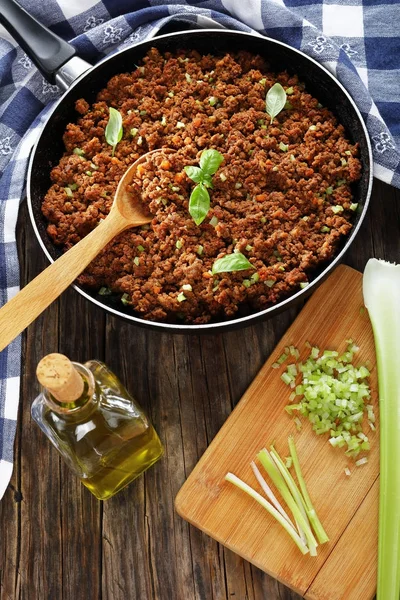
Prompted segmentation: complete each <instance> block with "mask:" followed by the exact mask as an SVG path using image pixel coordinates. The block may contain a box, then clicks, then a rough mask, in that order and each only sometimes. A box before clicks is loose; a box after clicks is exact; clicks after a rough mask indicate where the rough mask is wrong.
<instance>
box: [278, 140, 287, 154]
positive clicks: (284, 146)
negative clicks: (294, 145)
mask: <svg viewBox="0 0 400 600" xmlns="http://www.w3.org/2000/svg"><path fill="white" fill-rule="evenodd" d="M288 149H289V144H284V143H283V142H280V144H279V150H282V152H287V151H288Z"/></svg>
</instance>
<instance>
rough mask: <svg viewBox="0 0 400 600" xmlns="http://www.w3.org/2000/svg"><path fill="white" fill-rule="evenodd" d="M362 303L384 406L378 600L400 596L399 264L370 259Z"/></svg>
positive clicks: (381, 442) (381, 430) (381, 423)
mask: <svg viewBox="0 0 400 600" xmlns="http://www.w3.org/2000/svg"><path fill="white" fill-rule="evenodd" d="M363 293H364V303H365V306H366V307H367V309H368V313H369V318H370V320H371V323H372V329H373V332H374V338H375V350H376V357H377V364H378V382H379V406H380V493H379V543H378V586H377V587H378V589H377V596H376V598H377V600H399V597H400V466H399V456H400V366H399V357H400V265H393V264H390V263H388V262H385V261H382V260H376V259H374V258H373V259H370V260H369V261H368V263H367V266H366V268H365V271H364V277H363Z"/></svg>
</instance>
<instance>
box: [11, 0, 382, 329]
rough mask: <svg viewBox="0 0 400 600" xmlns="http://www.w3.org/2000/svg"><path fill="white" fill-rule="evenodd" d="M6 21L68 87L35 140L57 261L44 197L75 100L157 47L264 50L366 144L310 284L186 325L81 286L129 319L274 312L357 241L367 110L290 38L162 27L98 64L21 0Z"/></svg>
mask: <svg viewBox="0 0 400 600" xmlns="http://www.w3.org/2000/svg"><path fill="white" fill-rule="evenodd" d="M0 22H1V23H2V24H3V25H5V27H6V28H7V29H8V30H9V31H10V33H11V34H12V35H13V37H15V39H16V40H17V41H18V43H19V44H20V45H21V47H22V48H23V49H24V51H25V52H26V53H27V54H28V55H29V56H30V57H31V58H32V60H33V61H34V62H35V64H36V66H37V67H38V68H39V70H40V71H41V72H42V73H43V75H44V76H45V77H46V78H47V79H49V81H51V82H52V83H57V84H58V85H59V86H60V87H61V88H63V89H65V90H66V91H65V94H64V95H63V97H62V98H61V99H60V100H59V101H58V103H57V104H56V105H55V107H54V109H53V111H52V113H51V114H50V116H49V117H48V120H47V122H46V124H45V125H44V128H43V130H42V132H41V134H40V137H39V139H38V141H37V143H36V145H35V147H34V148H33V151H32V154H31V158H30V162H29V170H28V177H27V199H28V206H29V214H30V217H31V221H32V226H33V228H34V231H35V234H36V236H37V239H38V241H39V243H40V245H41V247H42V249H43V251H44V253H45V254H46V256H47V257H48V259H49V260H50V261H54V260H55V259H56V258H58V256H59V255H60V250H59V249H57V248H55V246H54V245H53V243H52V242H51V240H50V238H49V236H48V235H47V232H46V221H45V219H44V217H43V215H42V213H41V208H40V207H41V203H42V200H43V197H44V196H45V194H46V192H47V190H48V188H49V187H50V185H51V181H50V171H51V169H52V168H53V167H54V166H55V165H56V164H58V162H59V160H60V158H61V156H62V154H63V152H64V147H63V142H62V136H63V133H64V131H65V128H66V126H67V124H68V123H70V122H73V121H75V120H76V118H77V115H76V112H75V108H74V105H75V101H76V100H78V99H79V98H85V99H86V100H87V101H88V102H89V103H92V102H93V101H94V100H95V98H96V95H97V93H98V92H99V91H100V90H101V89H102V88H103V87H104V86H105V85H106V84H107V82H108V80H109V79H110V78H111V77H112V76H114V75H116V74H118V73H122V72H126V71H132V69H133V66H134V64H138V63H139V62H140V60H141V59H142V58H143V56H144V55H145V54H146V52H147V51H148V50H149V49H150V48H151V47H156V48H157V49H158V50H159V51H160V52H167V51H169V52H174V51H176V50H177V49H195V50H197V51H198V52H200V53H210V52H211V53H213V54H219V53H225V52H236V51H237V50H239V49H245V50H247V51H249V52H252V53H254V54H260V55H262V56H264V57H265V58H266V59H267V60H268V62H269V64H270V66H271V69H272V70H274V71H281V70H285V69H286V70H287V71H288V72H289V73H292V74H297V75H298V76H299V78H300V80H301V81H303V82H304V83H305V85H306V88H307V91H308V92H309V93H311V94H312V95H313V96H315V97H316V98H318V100H319V101H320V102H321V103H323V104H324V105H325V106H327V107H328V108H329V109H331V110H332V111H333V113H334V114H335V115H336V117H337V118H338V120H339V122H340V123H342V124H343V125H344V127H345V129H346V134H347V136H348V137H349V139H350V140H351V142H352V143H355V142H358V143H359V146H360V159H361V162H362V176H361V179H360V181H359V182H357V183H356V184H354V186H353V194H354V201H355V202H357V203H358V206H359V208H360V210H359V212H358V214H357V216H356V219H355V223H354V227H353V229H352V232H351V234H350V235H349V236H348V237H347V239H346V240H345V242H344V243H343V244H342V247H341V248H340V251H339V252H338V254H337V255H336V257H335V258H334V259H333V260H331V261H330V262H329V263H328V264H327V265H325V266H323V267H321V268H320V269H319V271H317V272H316V273H314V276H313V278H312V281H311V282H310V284H309V285H308V286H307V287H306V288H304V289H303V290H299V291H298V292H297V293H295V294H293V295H291V296H290V297H288V298H286V299H284V300H283V301H281V302H279V303H277V304H276V305H274V306H271V307H269V308H267V309H265V310H262V311H259V312H256V313H252V314H239V315H238V316H237V318H235V319H230V320H224V321H218V322H211V323H208V324H204V325H180V324H169V323H155V322H149V321H146V320H144V319H142V318H140V316H138V315H137V314H134V313H132V312H131V311H129V309H126V308H124V307H122V306H121V303H120V302H118V303H117V302H116V301H114V302H113V300H112V298H111V297H102V296H99V295H98V294H95V293H90V292H88V291H86V290H84V289H82V288H81V287H80V286H79V285H74V286H73V287H74V288H75V289H76V290H77V291H78V292H79V293H80V294H81V295H82V296H84V297H85V298H86V299H87V300H89V301H90V302H92V303H94V304H96V305H97V306H100V307H101V308H103V309H104V310H106V311H107V312H109V313H111V314H114V315H117V316H119V317H122V318H124V319H125V320H126V321H128V322H131V323H135V324H138V325H142V326H145V327H150V328H152V329H158V330H166V331H170V332H171V331H175V332H179V333H199V332H204V331H213V332H217V331H221V330H225V329H233V328H239V327H243V326H246V325H250V324H253V323H254V322H256V321H259V320H262V319H266V318H269V317H272V316H273V315H276V314H277V313H279V312H281V311H283V310H285V309H287V308H288V307H289V306H292V305H293V304H295V303H297V302H299V301H302V300H305V299H306V297H307V296H309V295H310V294H311V293H312V292H313V291H314V290H315V289H316V288H317V286H318V285H319V284H320V283H321V282H322V281H323V280H324V279H325V278H326V277H327V275H328V274H329V273H330V272H331V271H332V270H333V269H334V268H335V266H336V265H337V264H338V263H339V262H340V261H341V259H342V258H343V255H344V254H345V252H346V251H347V249H348V248H349V246H350V245H351V243H352V242H353V240H354V238H355V236H356V235H357V232H358V230H359V229H360V226H361V223H362V221H363V219H364V216H365V214H366V211H367V207H368V202H369V198H370V194H371V188H372V151H371V145H370V141H369V138H368V134H367V130H366V127H365V125H364V122H363V120H362V118H361V115H360V113H359V111H358V109H357V107H356V105H355V103H354V102H353V100H352V98H351V97H350V95H349V94H348V93H347V91H346V90H345V89H344V87H343V86H342V85H341V84H340V83H339V82H338V81H337V80H336V79H335V78H334V77H333V76H332V75H331V74H330V73H329V71H328V70H327V69H325V68H324V67H323V66H321V65H320V64H319V63H317V62H316V61H314V60H313V59H312V58H309V57H308V56H306V55H305V54H303V53H302V52H300V51H298V50H296V49H294V48H291V47H290V46H288V45H286V44H284V43H281V42H278V41H276V40H272V39H269V38H265V37H261V36H258V35H253V34H248V33H242V32H236V31H230V30H221V29H218V30H213V29H209V30H207V29H205V30H194V31H193V30H192V31H178V32H174V33H168V34H165V35H160V36H159V37H157V38H154V39H152V40H150V41H146V42H142V43H139V44H136V45H134V46H130V47H128V48H124V49H123V50H120V51H119V52H117V53H115V54H113V55H111V56H109V57H107V58H105V59H104V60H102V61H101V62H100V63H99V64H97V65H96V66H94V67H93V66H92V65H90V64H89V63H87V62H86V61H83V60H82V59H80V58H79V57H77V56H76V55H75V49H74V48H73V47H72V46H71V45H70V44H67V43H66V42H64V41H63V40H62V39H60V38H58V37H57V36H56V35H55V34H53V33H52V32H50V31H49V30H48V29H46V28H45V27H43V26H42V25H41V24H40V23H38V22H37V21H36V20H35V19H33V18H32V17H31V16H30V15H28V14H27V13H26V12H25V11H24V10H23V9H22V8H21V7H20V6H19V5H18V4H16V2H14V0H0Z"/></svg>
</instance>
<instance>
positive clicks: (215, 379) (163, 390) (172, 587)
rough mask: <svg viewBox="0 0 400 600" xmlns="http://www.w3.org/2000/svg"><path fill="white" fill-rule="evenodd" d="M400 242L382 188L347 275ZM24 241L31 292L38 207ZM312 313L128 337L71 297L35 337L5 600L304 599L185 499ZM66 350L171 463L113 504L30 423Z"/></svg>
mask: <svg viewBox="0 0 400 600" xmlns="http://www.w3.org/2000/svg"><path fill="white" fill-rule="evenodd" d="M399 231H400V191H398V190H395V189H394V188H390V187H389V186H387V185H384V184H382V183H380V182H375V185H374V190H373V197H372V201H371V206H370V209H369V212H368V215H367V218H366V220H365V221H364V223H363V225H362V227H361V230H360V232H359V234H358V236H357V238H356V240H355V241H354V243H353V245H352V247H351V249H350V251H349V252H348V254H347V255H346V260H345V262H346V263H347V264H349V265H351V266H353V267H354V268H356V269H359V270H362V269H363V268H364V266H365V263H366V261H367V260H368V258H370V257H371V256H377V257H380V258H386V259H387V260H392V261H395V260H396V261H400V242H399V239H400V238H399ZM18 239H19V251H20V259H21V277H22V283H23V284H25V283H26V282H27V281H30V280H31V279H32V278H33V277H35V275H37V274H38V273H39V272H40V271H41V270H42V269H43V268H44V267H45V266H46V265H47V262H46V260H45V258H44V256H43V253H42V251H41V249H40V247H39V245H38V243H37V241H36V239H35V237H34V234H33V232H32V228H31V226H30V223H29V218H28V213H27V209H26V206H25V205H23V206H22V208H21V213H20V218H19V222H18ZM300 308H301V307H298V308H297V309H290V310H289V311H287V312H284V313H282V314H281V315H279V316H278V317H276V318H274V319H273V320H271V321H266V322H265V323H261V324H256V325H254V326H252V327H249V328H247V329H242V330H239V331H235V332H228V333H224V334H219V335H205V336H201V337H199V336H193V337H187V336H186V337H185V336H179V335H174V336H173V335H170V334H159V333H157V332H151V331H147V330H144V329H141V328H139V327H135V326H133V325H127V324H126V323H124V322H122V321H120V320H118V319H117V318H113V317H109V316H106V315H105V314H104V313H103V312H102V311H101V310H100V309H99V308H97V307H96V306H92V305H89V303H88V302H86V301H85V300H84V299H83V298H81V297H80V296H78V294H77V293H76V292H75V291H74V290H72V289H69V290H67V291H66V292H65V293H64V294H63V295H62V296H61V298H60V299H59V300H58V301H57V302H55V303H54V304H53V305H51V306H50V307H49V308H48V309H47V310H46V311H45V312H44V313H43V314H42V315H41V316H40V317H39V319H38V320H37V321H36V322H35V323H34V324H33V325H31V326H30V327H29V329H28V331H27V333H26V334H25V335H24V338H23V365H22V379H21V384H22V385H21V401H20V412H19V421H18V433H17V439H16V443H15V468H14V473H13V477H12V480H11V484H10V486H9V487H8V489H7V491H6V493H5V495H4V497H3V499H2V500H1V502H0V590H1V591H0V597H1V600H299V599H300V596H298V595H296V594H295V593H294V592H291V591H290V590H289V589H288V588H286V587H285V586H283V585H282V584H279V583H277V581H275V580H273V579H272V578H270V577H269V576H268V575H266V574H264V573H263V572H262V571H261V570H259V569H257V568H256V567H254V566H252V565H250V563H248V562H246V561H244V560H243V559H241V558H240V557H239V556H237V555H236V554H234V553H233V552H231V551H229V550H226V549H224V548H223V547H222V546H220V545H219V544H218V543H217V542H215V541H214V540H212V539H211V538H210V537H208V536H206V535H205V534H203V533H201V532H200V531H199V530H198V529H196V528H194V527H192V526H190V525H189V524H188V523H186V522H185V521H184V520H182V519H181V518H180V517H179V516H178V515H177V514H176V512H175V510H174V498H175V496H176V494H177V492H178V490H179V488H180V487H181V485H182V484H183V482H184V481H185V479H186V477H187V476H188V475H189V473H190V472H191V471H192V469H193V468H194V466H195V464H196V462H197V461H198V460H199V458H200V457H201V456H202V454H203V453H204V451H205V449H206V448H207V445H208V444H209V443H210V442H211V440H212V439H213V437H214V436H215V435H216V434H217V432H218V430H219V429H220V427H221V426H222V425H223V423H224V421H225V420H226V419H227V417H228V415H229V414H230V412H231V411H232V409H233V407H234V406H235V405H236V404H237V402H238V401H239V399H240V398H241V396H242V395H243V393H244V391H245V390H246V389H247V388H248V386H249V385H250V383H251V381H252V380H253V379H254V377H255V375H256V374H257V372H258V371H259V369H260V368H261V366H262V365H263V364H264V362H265V361H266V359H267V358H268V356H269V354H270V353H271V352H272V350H273V348H274V347H275V345H276V344H277V342H278V341H279V339H280V338H281V337H282V335H283V333H284V332H285V330H286V329H287V328H288V326H289V325H290V324H291V322H292V321H293V320H294V318H295V317H296V314H297V312H298V310H299V309H300ZM57 351H59V352H63V353H65V354H67V355H69V356H70V357H71V358H73V359H75V360H78V361H79V360H81V361H84V360H87V359H89V358H99V359H101V360H104V361H105V362H106V363H107V364H108V365H109V366H110V367H111V368H112V369H113V370H114V371H115V372H116V373H117V374H118V375H119V376H120V377H121V379H122V380H123V381H124V382H125V383H126V385H127V387H128V389H129V390H130V391H132V392H133V393H134V394H135V396H136V397H137V398H138V400H140V402H141V404H142V405H143V406H144V407H145V408H146V409H147V410H148V412H149V414H150V416H151V418H152V420H153V422H154V425H155V427H156V429H157V430H158V432H159V433H160V436H161V438H162V440H163V442H164V444H165V447H166V454H165V456H164V458H163V460H161V461H159V462H158V463H157V464H156V465H155V466H154V467H153V468H152V469H150V470H149V471H148V472H147V473H146V474H145V475H144V476H143V477H141V478H140V479H138V480H137V481H136V482H133V483H132V484H131V485H130V486H129V487H128V488H127V489H126V490H124V491H122V492H121V493H120V494H118V495H117V496H115V498H111V499H110V500H108V501H107V502H105V503H103V504H102V503H101V502H98V501H97V500H96V499H95V498H94V497H93V496H92V495H91V494H90V492H89V491H88V490H87V489H85V488H84V487H83V486H82V485H81V484H80V483H79V482H78V481H77V480H76V478H75V477H74V476H73V475H72V474H71V473H70V472H69V470H68V468H67V467H66V466H64V464H63V463H62V461H61V460H60V459H59V457H58V454H57V452H56V451H55V450H54V449H53V448H52V447H51V446H50V444H49V442H48V441H47V439H46V438H45V437H44V435H43V434H42V432H41V431H40V430H39V428H38V427H37V426H36V424H34V423H33V422H32V420H31V417H30V404H31V402H32V400H33V399H34V398H35V397H36V395H37V394H38V391H39V388H38V385H37V383H36V381H35V369H36V365H37V363H38V362H39V360H40V358H42V356H44V355H45V354H47V353H49V352H57ZM16 400H17V399H16ZM333 568H335V566H334V565H333ZM322 584H323V582H321V585H322ZM360 585H362V582H361V581H360ZM343 600H347V599H346V596H344V598H343Z"/></svg>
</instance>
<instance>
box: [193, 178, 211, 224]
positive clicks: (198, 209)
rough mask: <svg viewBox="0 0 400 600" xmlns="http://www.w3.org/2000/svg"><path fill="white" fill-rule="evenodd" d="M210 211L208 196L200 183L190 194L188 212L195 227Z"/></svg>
mask: <svg viewBox="0 0 400 600" xmlns="http://www.w3.org/2000/svg"><path fill="white" fill-rule="evenodd" d="M209 210H210V194H209V193H208V191H207V189H206V188H205V187H204V185H203V184H202V183H199V185H196V187H195V188H194V190H193V192H192V193H191V194H190V200H189V212H190V214H191V216H192V217H193V220H194V222H195V223H196V225H200V223H202V222H203V221H204V219H205V218H206V216H207V213H208V211H209Z"/></svg>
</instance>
